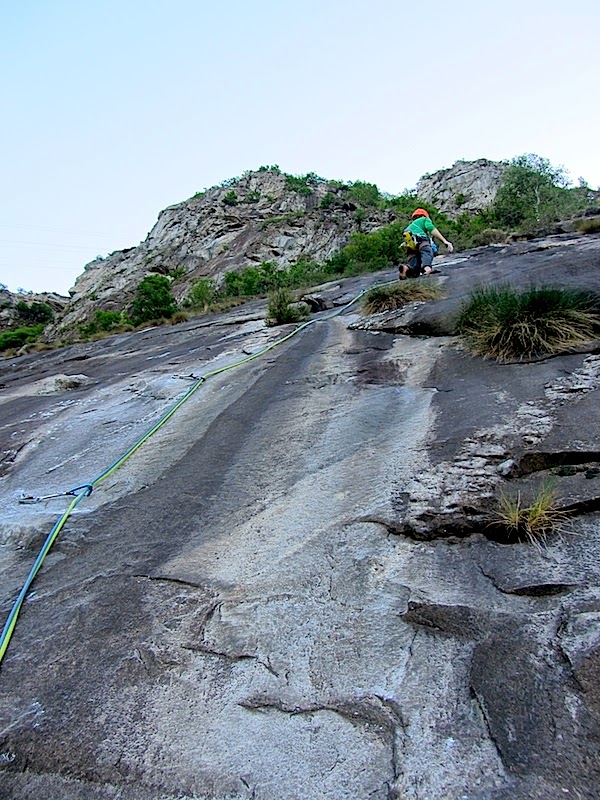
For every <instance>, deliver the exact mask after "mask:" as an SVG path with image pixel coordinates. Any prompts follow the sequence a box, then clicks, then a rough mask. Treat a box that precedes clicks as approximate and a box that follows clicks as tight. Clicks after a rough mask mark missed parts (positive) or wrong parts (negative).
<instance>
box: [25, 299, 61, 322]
mask: <svg viewBox="0 0 600 800" xmlns="http://www.w3.org/2000/svg"><path fill="white" fill-rule="evenodd" d="M15 308H16V310H17V314H18V315H19V316H20V317H21V319H22V320H23V321H24V322H29V323H38V324H40V323H41V324H43V325H47V324H48V323H49V322H51V321H52V320H53V319H54V311H53V310H52V309H51V307H50V306H49V305H48V304H47V303H26V302H25V301H24V300H19V301H18V302H17V304H16V306H15Z"/></svg>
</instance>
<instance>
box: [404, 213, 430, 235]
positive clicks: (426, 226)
mask: <svg viewBox="0 0 600 800" xmlns="http://www.w3.org/2000/svg"><path fill="white" fill-rule="evenodd" d="M405 230H407V231H410V232H411V233H412V234H414V235H415V236H424V237H425V238H429V236H430V234H431V232H432V231H434V230H435V225H434V224H433V222H432V221H431V220H430V219H429V217H417V218H416V219H413V221H412V222H411V223H410V225H409V226H408V227H407V228H405Z"/></svg>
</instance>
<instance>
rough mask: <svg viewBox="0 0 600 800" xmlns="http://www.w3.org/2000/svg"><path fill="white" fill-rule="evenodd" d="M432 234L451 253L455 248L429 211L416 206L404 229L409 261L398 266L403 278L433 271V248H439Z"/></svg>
mask: <svg viewBox="0 0 600 800" xmlns="http://www.w3.org/2000/svg"><path fill="white" fill-rule="evenodd" d="M432 236H435V238H436V239H439V240H440V242H442V243H443V244H445V245H446V247H447V248H448V252H449V253H451V252H452V251H453V250H454V245H453V244H452V242H449V241H448V240H447V239H446V238H445V237H444V236H443V235H442V234H441V233H440V232H439V231H438V229H437V228H436V227H435V225H434V224H433V222H432V221H431V217H430V216H429V213H428V212H427V211H425V209H424V208H416V209H415V210H414V211H413V213H412V222H411V223H410V225H408V226H407V227H406V228H405V229H404V239H405V241H406V246H407V255H408V262H407V263H406V264H400V266H399V267H398V271H399V277H400V279H401V280H403V279H404V278H418V277H419V275H429V274H430V273H431V272H432V270H433V267H432V264H433V256H434V249H433V248H434V247H435V249H436V250H437V247H436V246H435V244H434V243H433V239H432V238H431V237H432Z"/></svg>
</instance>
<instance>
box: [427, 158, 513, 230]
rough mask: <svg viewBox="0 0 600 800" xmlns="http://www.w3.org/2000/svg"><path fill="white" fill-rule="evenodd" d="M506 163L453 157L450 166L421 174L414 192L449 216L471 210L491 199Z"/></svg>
mask: <svg viewBox="0 0 600 800" xmlns="http://www.w3.org/2000/svg"><path fill="white" fill-rule="evenodd" d="M507 167H508V164H506V163H503V162H498V161H489V160H488V159H487V158H479V159H477V160H476V161H456V162H455V163H454V164H453V165H452V166H451V167H450V168H449V169H441V170H438V171H437V172H434V173H433V174H432V175H424V176H423V177H422V178H421V179H420V180H419V181H418V182H417V186H416V192H417V195H418V196H419V197H422V198H423V199H424V200H427V201H428V202H430V203H433V204H434V205H435V206H437V207H438V208H439V209H440V211H443V212H444V214H447V215H448V216H449V217H450V218H451V219H455V218H456V217H457V216H459V214H463V213H464V212H465V211H466V212H468V213H470V214H474V213H476V212H478V211H481V210H482V209H484V208H487V207H488V206H490V205H491V204H492V203H493V202H494V199H495V197H496V193H497V191H498V189H499V188H500V184H501V183H502V176H503V175H504V172H505V170H506V169H507Z"/></svg>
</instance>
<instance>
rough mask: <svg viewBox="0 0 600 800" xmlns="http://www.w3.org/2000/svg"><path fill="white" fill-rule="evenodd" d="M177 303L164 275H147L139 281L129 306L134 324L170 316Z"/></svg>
mask: <svg viewBox="0 0 600 800" xmlns="http://www.w3.org/2000/svg"><path fill="white" fill-rule="evenodd" d="M176 309H177V304H176V303H175V300H174V298H173V295H172V294H171V284H170V281H169V279H168V278H166V277H165V276H164V275H148V276H147V277H146V278H144V279H143V280H141V281H140V283H139V284H138V287H137V289H136V297H135V300H134V301H133V304H132V308H131V315H132V318H133V322H134V324H135V325H139V324H140V323H142V322H148V320H151V319H160V318H161V317H166V318H167V319H168V318H169V317H171V316H172V315H173V314H174V312H175V311H176Z"/></svg>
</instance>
